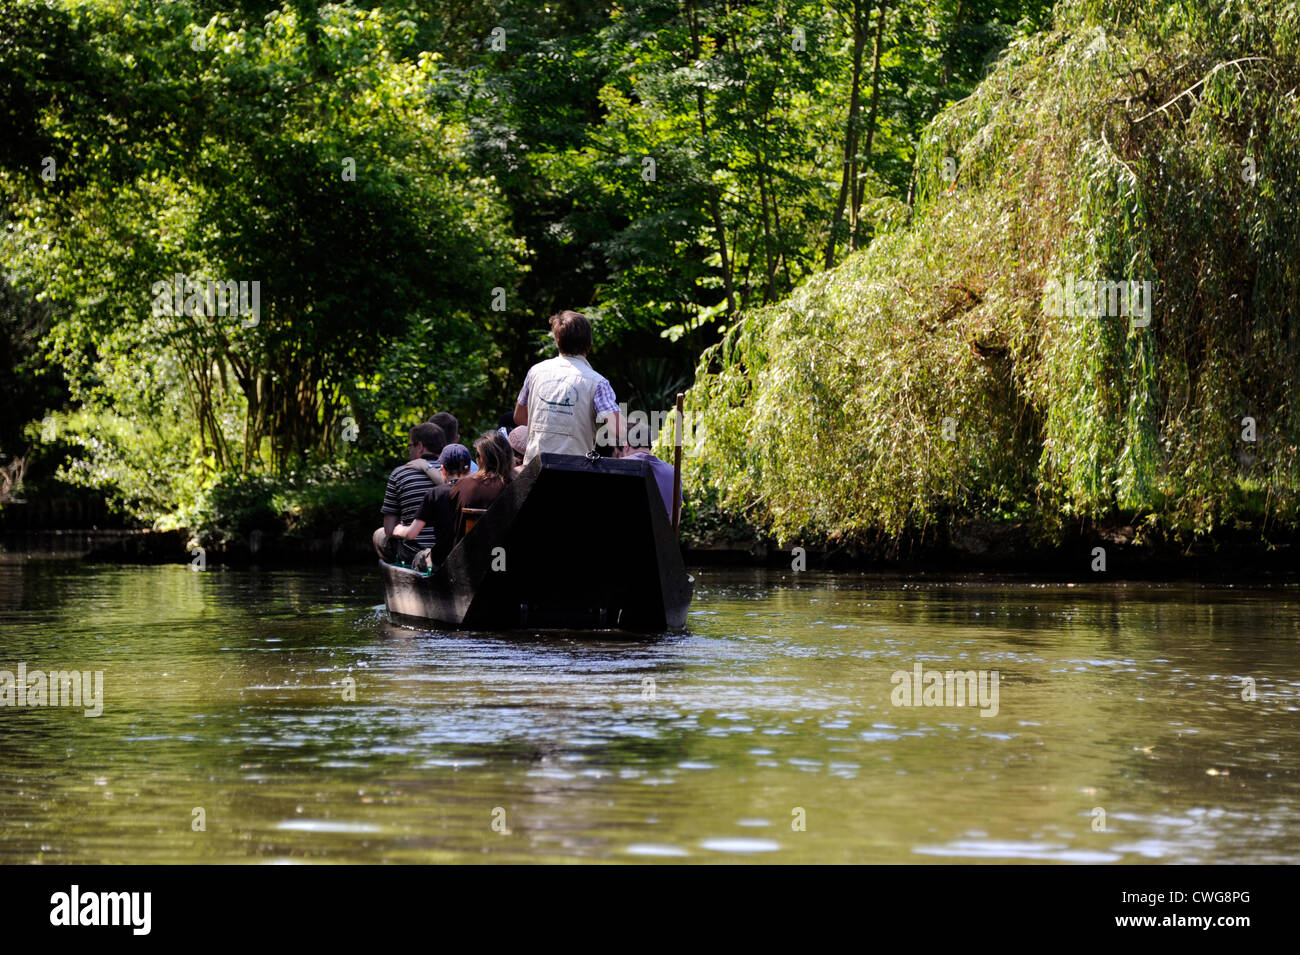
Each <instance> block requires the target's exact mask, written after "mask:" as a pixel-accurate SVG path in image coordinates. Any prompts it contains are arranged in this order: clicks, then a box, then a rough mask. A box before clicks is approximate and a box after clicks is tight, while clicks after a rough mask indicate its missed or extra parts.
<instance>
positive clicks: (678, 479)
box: [673, 391, 686, 537]
mask: <svg viewBox="0 0 1300 955" xmlns="http://www.w3.org/2000/svg"><path fill="white" fill-rule="evenodd" d="M685 398H686V395H684V394H682V393H681V392H680V391H679V392H677V417H676V419H675V420H674V422H673V536H674V537H676V536H678V535H677V526H678V525H679V524H680V523H681V520H682V429H683V421H682V401H683V400H684V399H685Z"/></svg>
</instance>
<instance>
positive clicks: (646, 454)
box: [618, 424, 681, 521]
mask: <svg viewBox="0 0 1300 955" xmlns="http://www.w3.org/2000/svg"><path fill="white" fill-rule="evenodd" d="M618 457H620V458H640V459H641V460H643V461H647V462H649V464H650V470H651V471H652V472H653V473H654V476H655V483H656V484H658V485H659V494H660V496H661V497H662V498H663V502H664V509H665V510H666V511H667V512H668V519H669V520H670V521H671V520H672V517H673V466H672V465H671V464H669V463H668V462H667V461H660V460H659V459H658V458H657V457H655V456H654V455H653V454H652V453H651V452H650V428H649V426H648V425H645V424H637V425H632V426H631V427H629V428H628V429H627V443H626V444H624V445H623V446H622V447H621V448H620V449H619V454H618ZM677 500H678V502H679V503H680V502H681V494H678V496H677Z"/></svg>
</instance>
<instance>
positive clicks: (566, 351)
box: [551, 309, 591, 355]
mask: <svg viewBox="0 0 1300 955" xmlns="http://www.w3.org/2000/svg"><path fill="white" fill-rule="evenodd" d="M551 334H552V335H554V336H555V344H556V346H558V347H559V349H560V354H561V355H585V354H587V352H589V351H591V323H590V322H588V321H587V317H586V316H585V315H582V314H581V313H579V312H575V311H573V310H572V309H565V310H564V311H563V312H559V313H557V314H555V315H552V316H551Z"/></svg>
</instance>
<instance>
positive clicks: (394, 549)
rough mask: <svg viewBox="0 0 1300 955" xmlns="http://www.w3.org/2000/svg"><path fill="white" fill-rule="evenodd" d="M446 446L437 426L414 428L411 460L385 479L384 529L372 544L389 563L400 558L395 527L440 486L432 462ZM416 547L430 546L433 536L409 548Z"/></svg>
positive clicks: (377, 533)
mask: <svg viewBox="0 0 1300 955" xmlns="http://www.w3.org/2000/svg"><path fill="white" fill-rule="evenodd" d="M446 443H447V438H446V436H445V435H444V434H443V432H442V429H441V428H439V427H438V426H437V425H433V424H420V425H416V426H415V427H414V428H412V429H411V433H410V444H409V446H408V448H409V451H410V454H411V459H410V460H409V461H407V462H406V463H405V464H403V465H402V466H401V467H397V468H394V469H393V473H392V474H390V475H389V476H388V486H387V487H386V488H385V490H384V503H383V506H382V507H381V508H380V513H381V514H382V515H383V519H384V526H383V527H380V528H378V529H377V530H376V531H375V533H374V534H373V535H372V540H373V542H374V545H375V550H376V551H377V552H378V554H379V556H380V557H382V558H383V559H384V560H386V561H389V562H390V563H391V562H393V561H395V560H398V559H399V557H402V556H403V555H401V554H399V550H398V548H399V545H400V544H402V541H401V540H400V539H398V538H396V537H395V536H394V534H393V531H394V530H395V529H396V527H397V525H398V524H400V523H403V522H406V523H409V522H410V521H411V520H412V519H413V518H414V517H415V512H416V510H418V509H419V507H420V502H422V501H423V500H424V496H425V495H426V494H427V493H429V489H430V487H432V486H434V485H438V484H441V483H442V480H443V479H442V474H441V472H440V471H439V470H438V469H437V468H436V467H435V466H434V461H436V460H437V458H438V455H440V454H442V449H443V446H444V445H445V444H446ZM415 544H420V545H421V546H424V547H428V546H432V544H433V532H432V531H430V533H429V536H428V537H427V538H425V539H424V540H422V541H416V540H413V541H412V547H414V545H415ZM419 549H420V548H419V547H414V549H411V548H407V553H406V555H405V559H406V560H409V559H410V556H412V555H413V554H414V551H415V550H419Z"/></svg>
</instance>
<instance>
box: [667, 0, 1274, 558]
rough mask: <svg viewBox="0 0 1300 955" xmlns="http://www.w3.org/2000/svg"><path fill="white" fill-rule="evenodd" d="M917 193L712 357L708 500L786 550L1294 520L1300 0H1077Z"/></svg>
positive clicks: (966, 119) (958, 114)
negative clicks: (972, 521) (953, 524)
mask: <svg viewBox="0 0 1300 955" xmlns="http://www.w3.org/2000/svg"><path fill="white" fill-rule="evenodd" d="M916 175H917V180H918V189H917V199H916V201H915V204H914V206H913V208H912V209H911V210H910V212H911V214H910V216H906V217H903V221H902V224H900V225H898V226H897V227H895V228H892V229H889V230H887V231H885V232H883V233H882V234H880V235H878V236H877V238H876V239H875V240H874V242H873V243H872V244H871V245H870V246H869V247H868V248H867V249H865V250H863V251H862V252H860V253H858V254H856V255H854V256H851V257H850V258H848V259H847V260H846V261H845V262H844V263H843V264H842V265H841V266H840V267H838V268H836V269H834V270H832V271H829V272H826V273H824V274H822V275H820V276H818V277H816V278H814V279H813V280H811V281H809V282H808V283H806V284H805V285H803V286H802V287H800V288H799V289H797V290H796V291H795V293H794V294H792V295H791V296H790V297H789V298H788V299H786V300H784V301H782V302H780V303H777V304H775V305H772V306H770V307H767V308H763V309H760V310H756V311H754V312H751V313H749V314H747V315H745V316H744V317H743V318H742V319H741V320H740V321H738V322H737V323H735V324H734V325H733V326H732V327H731V328H730V329H729V330H728V332H727V333H726V335H725V336H724V338H723V339H722V341H720V342H719V343H718V344H717V345H716V346H715V347H713V348H712V349H710V350H709V351H707V352H706V353H705V354H704V355H703V356H702V358H701V361H700V365H699V368H698V369H697V380H696V384H695V386H694V387H693V388H692V389H691V391H690V394H689V396H688V408H689V410H690V412H691V414H692V416H693V417H695V418H696V419H697V420H699V421H701V422H702V429H701V430H702V432H703V433H704V434H705V435H706V436H707V438H706V440H704V441H702V442H701V443H700V445H699V447H698V448H697V453H695V454H694V455H693V456H691V457H690V459H689V466H690V468H691V469H693V471H694V474H693V475H691V477H692V478H693V480H690V481H688V485H694V486H696V487H711V488H712V489H714V491H716V494H717V496H718V499H719V501H720V503H721V504H722V506H723V507H724V509H727V510H731V511H743V512H745V513H747V514H748V515H749V516H750V517H751V519H754V520H756V521H757V522H758V523H760V524H762V525H765V526H768V527H770V528H771V529H772V530H773V531H774V532H775V533H776V534H777V536H778V537H780V538H782V539H783V540H790V539H792V538H794V537H796V536H799V535H808V534H814V535H820V536H823V537H825V538H828V539H831V540H845V539H850V540H851V539H854V538H865V537H867V536H869V535H878V534H881V533H884V534H889V535H902V534H904V533H913V532H915V531H917V530H920V531H922V532H924V530H925V529H926V528H927V527H931V526H935V525H936V524H937V523H938V522H942V521H945V520H949V519H951V518H953V517H955V516H956V517H978V518H983V519H991V520H1004V521H1007V520H1015V521H1029V522H1031V523H1034V524H1036V526H1038V527H1040V528H1041V529H1042V530H1043V531H1044V532H1045V533H1049V534H1050V533H1053V532H1054V531H1055V530H1059V529H1060V528H1062V527H1065V526H1068V525H1070V524H1071V523H1077V522H1079V521H1089V520H1092V521H1096V520H1104V519H1109V518H1115V517H1122V518H1123V519H1125V520H1133V521H1135V522H1136V523H1137V524H1138V526H1139V527H1141V528H1144V529H1151V531H1152V532H1153V533H1155V532H1159V533H1165V534H1169V535H1171V536H1173V537H1175V538H1183V537H1189V538H1191V537H1196V536H1198V535H1204V534H1207V533H1213V532H1215V531H1216V530H1219V529H1221V528H1224V527H1225V526H1251V527H1260V528H1269V527H1274V528H1276V527H1283V528H1287V529H1294V528H1295V527H1296V523H1297V515H1298V507H1297V505H1298V504H1300V470H1298V468H1300V461H1298V459H1297V447H1298V446H1300V389H1298V388H1297V386H1298V385H1300V352H1298V350H1297V345H1298V344H1300V342H1298V341H1297V321H1296V319H1297V316H1298V315H1300V9H1297V4H1296V3H1295V2H1287V3H1282V2H1273V0H1262V2H1251V3H1249V4H1247V3H1239V2H1222V0H1219V2H1208V0H1184V2H1172V3H1171V2H1165V3H1153V2H1149V0H1129V2H1119V3H1116V2H1068V0H1067V2H1065V3H1063V4H1062V6H1061V7H1060V8H1058V11H1057V14H1056V23H1055V25H1054V27H1053V29H1052V30H1050V31H1048V32H1045V33H1042V34H1038V35H1035V36H1032V37H1029V38H1026V39H1024V40H1021V41H1018V42H1016V43H1014V44H1013V45H1012V46H1011V47H1010V48H1009V49H1008V50H1007V52H1006V53H1005V54H1004V55H1003V57H1002V59H1001V60H1000V61H999V62H998V63H997V64H996V66H994V67H993V68H992V70H991V72H990V73H989V75H988V76H987V77H986V79H985V80H984V82H983V83H982V84H981V85H980V86H979V87H978V88H977V89H976V91H975V92H974V93H973V94H972V95H971V96H970V97H968V98H967V99H965V100H962V101H961V102H958V103H955V104H953V105H952V106H951V107H949V108H948V109H947V110H945V111H944V112H942V113H941V114H940V115H939V116H938V117H936V119H935V120H934V122H933V123H931V124H930V126H929V127H928V128H927V129H926V131H925V133H924V135H923V137H922V142H921V144H920V147H919V149H918V158H917V169H916ZM1063 289H1064V290H1068V291H1069V292H1070V294H1069V295H1065V294H1062V291H1061V290H1063ZM1144 290H1145V294H1146V296H1149V297H1147V298H1146V301H1145V302H1144V301H1142V299H1143V298H1144V294H1143V293H1144ZM1126 297H1128V301H1127V308H1126V307H1125V305H1126V303H1125V298H1126ZM1062 299H1067V301H1065V302H1064V307H1062ZM1089 303H1091V304H1092V305H1094V306H1096V307H1094V308H1092V311H1091V312H1089V311H1088V308H1086V307H1085V306H1086V305H1088V304H1089ZM1076 305H1078V307H1075V306H1076ZM1125 312H1127V314H1125Z"/></svg>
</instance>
